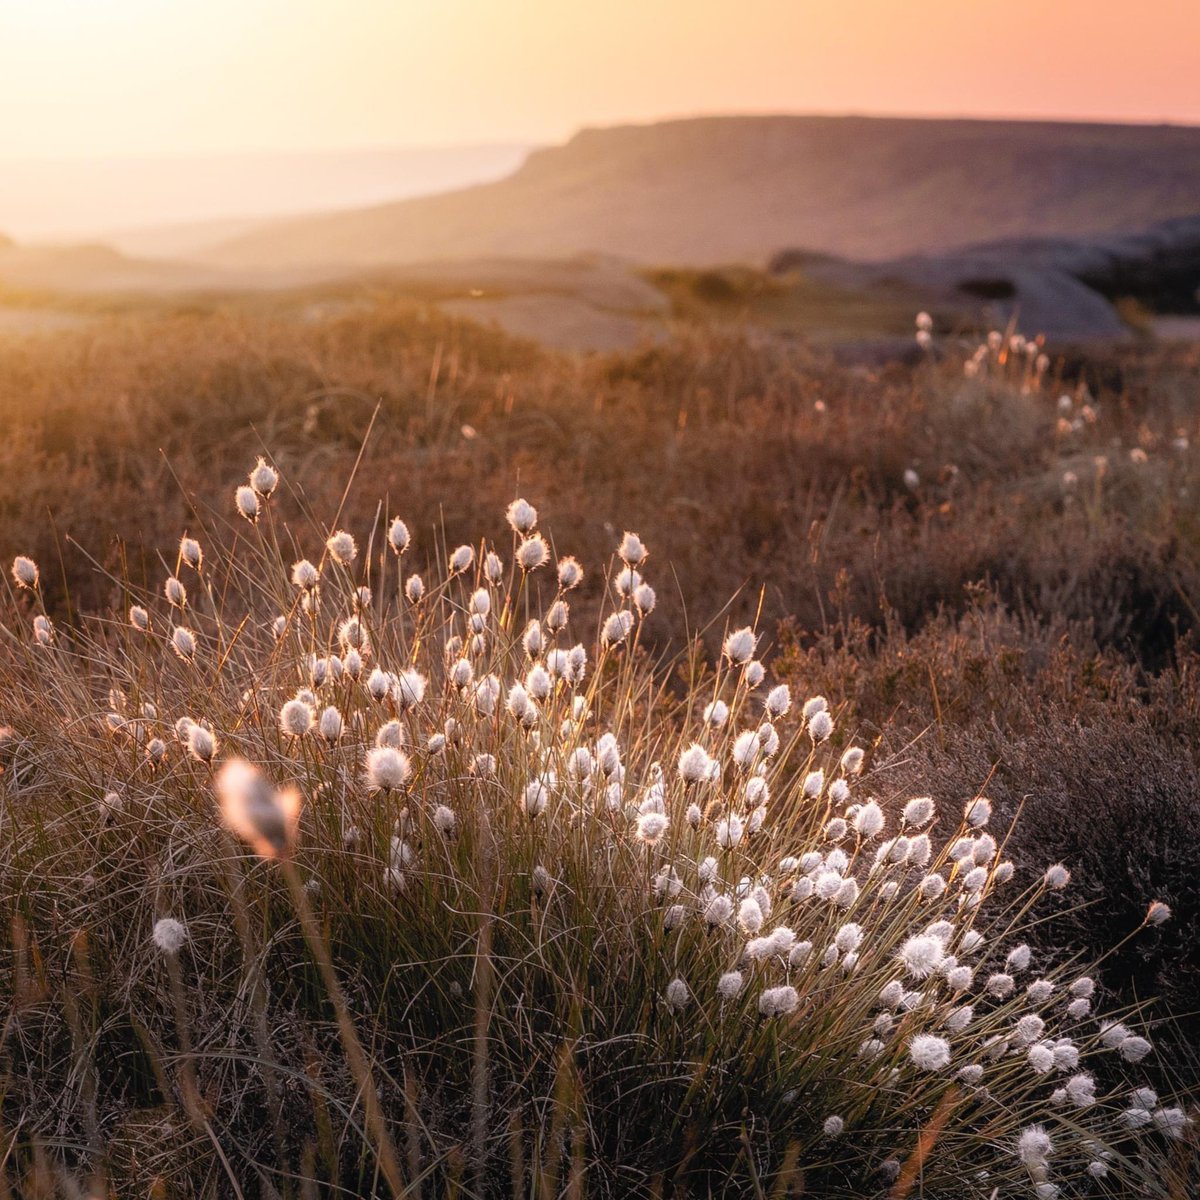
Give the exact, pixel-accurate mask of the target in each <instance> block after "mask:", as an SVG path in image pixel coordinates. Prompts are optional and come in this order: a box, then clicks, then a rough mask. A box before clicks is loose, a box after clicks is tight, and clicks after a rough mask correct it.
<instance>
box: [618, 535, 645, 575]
mask: <svg viewBox="0 0 1200 1200" xmlns="http://www.w3.org/2000/svg"><path fill="white" fill-rule="evenodd" d="M648 553H649V552H648V551H647V550H646V545H645V543H644V542H643V541H642V539H641V538H640V537H638V535H637V534H636V533H630V532H629V530H626V531H625V533H624V534H623V535H622V536H621V544H620V545H619V546H618V547H617V556H618V557H619V558H620V560H621V561H622V562H623V563H624V564H625V565H626V566H627V567H640V566H641V565H642V563H644V562H645V561H646V558H647V557H648Z"/></svg>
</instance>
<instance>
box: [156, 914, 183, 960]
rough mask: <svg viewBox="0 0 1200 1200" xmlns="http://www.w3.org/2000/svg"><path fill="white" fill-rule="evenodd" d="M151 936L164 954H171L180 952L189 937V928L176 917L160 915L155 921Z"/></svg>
mask: <svg viewBox="0 0 1200 1200" xmlns="http://www.w3.org/2000/svg"><path fill="white" fill-rule="evenodd" d="M150 936H151V938H152V940H153V942H154V944H155V946H157V947H158V949H159V950H161V951H162V953H163V954H169V955H175V954H178V953H179V951H180V950H182V949H183V945H184V943H185V942H186V941H187V939H188V933H187V928H186V927H185V926H184V924H183V922H182V921H177V920H176V919H175V918H174V917H160V918H159V919H158V920H157V921H155V922H154V929H153V930H152V931H151V934H150Z"/></svg>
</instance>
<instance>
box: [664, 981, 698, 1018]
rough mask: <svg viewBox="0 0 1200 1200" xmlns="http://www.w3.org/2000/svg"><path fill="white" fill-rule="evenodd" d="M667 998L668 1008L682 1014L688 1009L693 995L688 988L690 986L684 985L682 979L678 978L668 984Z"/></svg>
mask: <svg viewBox="0 0 1200 1200" xmlns="http://www.w3.org/2000/svg"><path fill="white" fill-rule="evenodd" d="M665 998H666V1001H667V1007H668V1008H670V1009H671V1010H672V1011H673V1012H680V1011H682V1010H683V1009H685V1008H687V1006H688V1004H689V1003H690V1001H691V999H692V993H691V991H690V989H689V988H688V985H687V984H686V983H684V981H683V980H682V979H680V978H679V977H678V976H676V978H674V979H672V980H671V982H670V983H668V984H667V990H666V994H665Z"/></svg>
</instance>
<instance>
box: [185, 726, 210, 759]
mask: <svg viewBox="0 0 1200 1200" xmlns="http://www.w3.org/2000/svg"><path fill="white" fill-rule="evenodd" d="M187 747H188V750H189V751H190V753H191V755H192V757H193V758H195V759H198V760H199V761H200V762H204V763H209V762H212V760H213V755H215V754H216V752H217V739H216V737H215V736H214V735H213V732H212V730H211V729H208V728H206V727H205V726H204V725H200V724H198V723H195V722H193V723H192V725H191V726H190V727H189V729H188V735H187Z"/></svg>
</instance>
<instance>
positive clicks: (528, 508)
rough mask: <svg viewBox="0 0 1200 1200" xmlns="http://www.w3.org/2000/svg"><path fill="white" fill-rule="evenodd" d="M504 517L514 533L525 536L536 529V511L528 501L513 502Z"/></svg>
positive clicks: (517, 500) (518, 500)
mask: <svg viewBox="0 0 1200 1200" xmlns="http://www.w3.org/2000/svg"><path fill="white" fill-rule="evenodd" d="M504 516H505V519H506V520H507V521H508V524H509V526H510V527H511V528H512V531H513V532H514V533H520V534H527V533H531V532H532V531H533V530H534V529H536V528H537V523H538V513H537V509H536V508H534V507H533V505H532V504H530V503H529V501H528V500H523V499H520V498H518V499H516V500H514V501H513V502H512V503H511V504H510V505H509V506H508V509H507V511H506V512H505V514H504Z"/></svg>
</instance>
